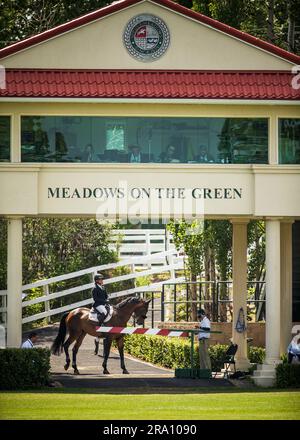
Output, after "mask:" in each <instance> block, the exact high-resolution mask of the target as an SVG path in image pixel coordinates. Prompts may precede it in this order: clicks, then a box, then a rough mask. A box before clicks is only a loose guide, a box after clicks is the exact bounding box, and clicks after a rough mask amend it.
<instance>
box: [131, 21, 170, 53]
mask: <svg viewBox="0 0 300 440" xmlns="http://www.w3.org/2000/svg"><path fill="white" fill-rule="evenodd" d="M123 41H124V44H125V47H126V49H127V50H128V52H129V53H130V55H131V56H133V57H134V58H136V59H138V60H140V61H155V60H157V59H158V58H160V57H161V56H162V55H163V54H164V53H165V52H166V50H167V49H168V47H169V43H170V33H169V29H168V28H167V25H166V24H165V23H164V21H163V20H161V19H160V18H158V17H155V16H154V15H149V14H143V15H137V16H136V17H134V18H132V19H131V20H130V21H129V23H127V25H126V27H125V31H124V35H123Z"/></svg>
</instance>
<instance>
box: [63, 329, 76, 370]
mask: <svg viewBox="0 0 300 440" xmlns="http://www.w3.org/2000/svg"><path fill="white" fill-rule="evenodd" d="M75 339H76V337H75V336H74V335H70V336H69V337H68V339H67V340H66V342H65V343H64V345H63V347H64V351H65V355H66V364H65V366H64V369H65V370H66V371H67V369H68V368H69V366H70V362H71V360H70V356H69V347H70V345H71V344H72V343H73V342H74V341H75Z"/></svg>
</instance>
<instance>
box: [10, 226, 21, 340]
mask: <svg viewBox="0 0 300 440" xmlns="http://www.w3.org/2000/svg"><path fill="white" fill-rule="evenodd" d="M21 341H22V218H9V219H8V227H7V346H8V347H20V344H21Z"/></svg>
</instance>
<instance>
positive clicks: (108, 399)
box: [0, 389, 300, 420]
mask: <svg viewBox="0 0 300 440" xmlns="http://www.w3.org/2000/svg"><path fill="white" fill-rule="evenodd" d="M0 419H2V420H5V419H15V420H16V419H26V420H29V419H33V420H38V419H42V420H43V419H47V420H57V419H63V420H71V419H79V420H93V419H97V420H113V419H123V420H124V419H127V420H139V419H146V420H158V419H166V420H176V419H178V420H183V419H186V420H187V419H193V420H200V419H237V420H240V419H251V420H254V419H265V420H266V419H277V420H283V419H290V420H292V419H294V420H299V419H300V392H299V391H273V390H272V391H268V390H266V391H257V392H255V391H254V392H253V391H250V392H238V391H237V392H231V391H229V392H228V391H227V390H224V392H223V391H218V392H216V391H209V390H207V391H205V390H201V392H199V391H198V392H197V393H195V392H190V391H187V393H184V394H183V393H178V394H176V391H175V392H174V390H173V391H172V392H170V393H153V394H152V393H151V392H148V393H141V392H138V393H135V394H132V393H131V394H125V393H118V392H117V391H116V392H115V393H113V392H111V391H103V393H91V392H90V390H82V389H80V390H68V391H67V392H66V391H65V390H57V391H56V390H51V391H49V392H48V391H41V392H2V393H1V394H0Z"/></svg>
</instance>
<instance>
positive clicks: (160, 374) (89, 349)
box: [38, 325, 232, 391]
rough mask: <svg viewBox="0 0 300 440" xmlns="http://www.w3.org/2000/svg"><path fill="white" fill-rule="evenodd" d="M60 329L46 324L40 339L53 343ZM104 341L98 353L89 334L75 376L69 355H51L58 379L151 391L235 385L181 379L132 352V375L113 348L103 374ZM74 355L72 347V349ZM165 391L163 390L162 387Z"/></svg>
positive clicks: (127, 358)
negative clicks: (97, 353) (106, 370)
mask: <svg viewBox="0 0 300 440" xmlns="http://www.w3.org/2000/svg"><path fill="white" fill-rule="evenodd" d="M57 331H58V325H54V326H48V327H44V328H43V329H40V330H38V334H39V342H38V345H39V346H42V347H49V348H50V346H51V344H52V342H53V340H54V338H55V337H56V334H57ZM102 353H103V348H102V344H101V345H100V347H99V355H98V356H95V355H94V338H93V337H91V336H89V335H87V336H86V337H85V339H84V341H83V344H82V346H81V347H80V350H79V352H78V355H77V366H78V369H79V372H80V375H74V373H73V369H72V368H71V367H70V368H69V370H68V371H67V372H66V371H65V370H64V364H65V355H64V353H62V354H61V355H60V356H53V355H51V373H52V377H53V379H54V380H55V381H58V382H59V383H61V384H62V385H63V386H64V387H72V388H81V387H83V388H93V389H95V388H97V389H101V388H104V389H108V388H113V389H127V388H139V389H141V390H144V391H147V390H148V391H149V390H150V389H151V388H153V387H154V388H156V387H159V388H164V389H167V388H174V387H176V388H182V387H184V388H186V387H193V388H195V387H220V386H221V387H224V386H232V384H231V383H230V382H229V381H227V380H224V379H177V378H175V377H174V370H170V369H166V368H162V367H158V366H155V365H152V364H149V363H147V362H143V361H140V360H138V359H136V358H133V357H131V356H129V355H125V364H126V368H127V370H128V371H129V373H130V374H129V375H124V374H122V369H121V367H120V358H119V353H118V352H117V350H114V349H113V350H112V351H111V353H110V357H109V360H108V370H109V372H110V373H111V374H110V375H105V374H103V368H102V361H103V358H102ZM70 356H71V357H72V350H70ZM161 391H162V389H161Z"/></svg>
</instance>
